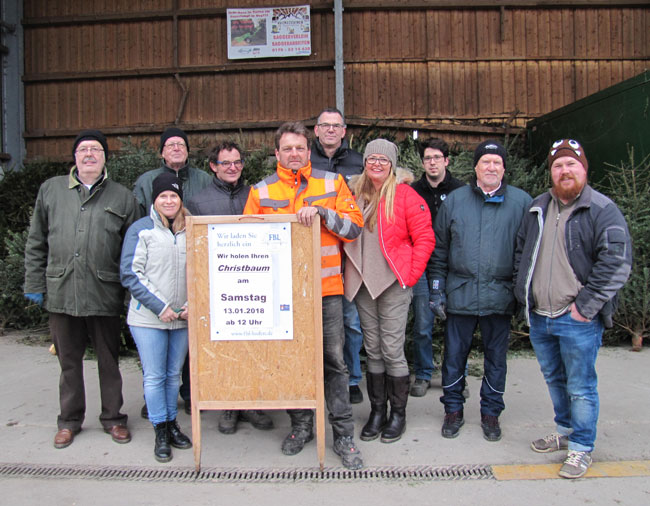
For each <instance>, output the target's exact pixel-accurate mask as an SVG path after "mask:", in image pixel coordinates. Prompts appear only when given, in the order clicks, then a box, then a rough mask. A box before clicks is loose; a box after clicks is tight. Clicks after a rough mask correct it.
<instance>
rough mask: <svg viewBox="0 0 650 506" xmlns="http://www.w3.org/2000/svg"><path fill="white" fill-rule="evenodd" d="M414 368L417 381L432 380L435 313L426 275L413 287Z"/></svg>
mask: <svg viewBox="0 0 650 506" xmlns="http://www.w3.org/2000/svg"><path fill="white" fill-rule="evenodd" d="M411 304H412V306H413V367H414V368H415V379H423V380H426V381H429V380H431V375H432V374H433V371H434V370H435V366H434V365H433V338H432V335H433V318H434V315H433V311H431V308H430V307H429V285H428V283H427V276H426V274H422V276H421V277H420V280H419V281H418V282H417V283H416V284H415V286H414V287H413V299H412V300H411Z"/></svg>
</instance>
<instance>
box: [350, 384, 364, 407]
mask: <svg viewBox="0 0 650 506" xmlns="http://www.w3.org/2000/svg"><path fill="white" fill-rule="evenodd" d="M362 402H363V392H362V391H361V389H360V388H359V385H350V404H361V403H362Z"/></svg>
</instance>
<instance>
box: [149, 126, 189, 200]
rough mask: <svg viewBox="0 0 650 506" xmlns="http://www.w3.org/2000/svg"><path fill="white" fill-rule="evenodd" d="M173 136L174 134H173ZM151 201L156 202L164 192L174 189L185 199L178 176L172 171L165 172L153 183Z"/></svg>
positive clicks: (173, 190)
mask: <svg viewBox="0 0 650 506" xmlns="http://www.w3.org/2000/svg"><path fill="white" fill-rule="evenodd" d="M172 137H173V136H172ZM151 190H152V191H151V202H155V201H156V199H157V198H158V195H160V194H161V193H162V192H166V191H172V192H174V193H176V194H177V195H178V196H179V197H180V198H181V200H183V187H182V186H181V180H180V179H178V176H177V175H175V174H172V173H171V172H163V173H162V174H160V176H158V177H157V178H156V179H154V180H153V183H152V184H151Z"/></svg>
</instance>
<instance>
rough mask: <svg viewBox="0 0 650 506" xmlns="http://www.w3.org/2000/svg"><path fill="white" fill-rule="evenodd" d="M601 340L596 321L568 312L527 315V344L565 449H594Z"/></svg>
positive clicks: (601, 325) (600, 330)
mask: <svg viewBox="0 0 650 506" xmlns="http://www.w3.org/2000/svg"><path fill="white" fill-rule="evenodd" d="M602 337H603V324H602V322H601V321H600V318H595V319H594V320H592V321H590V322H586V323H583V322H579V321H576V320H574V319H573V318H572V317H571V314H570V313H566V314H564V315H562V316H559V317H557V318H548V317H545V316H540V315H538V314H535V313H530V342H531V344H532V345H533V348H534V349H535V355H537V361H538V362H539V366H540V368H541V370H542V374H543V375H544V379H545V380H546V384H547V385H548V391H549V393H550V394H551V401H552V402H553V409H554V411H555V423H556V424H557V428H558V432H559V433H560V434H564V435H568V436H569V450H574V451H583V452H584V451H586V452H590V451H592V450H593V449H594V442H595V441H596V424H597V423H598V410H599V408H600V404H599V400H598V377H597V375H596V357H597V356H598V349H599V348H600V346H601V344H602Z"/></svg>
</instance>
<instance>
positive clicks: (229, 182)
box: [187, 141, 273, 434]
mask: <svg viewBox="0 0 650 506" xmlns="http://www.w3.org/2000/svg"><path fill="white" fill-rule="evenodd" d="M208 162H209V164H210V170H212V172H214V177H213V178H212V184H211V185H209V186H208V187H206V188H205V189H204V190H203V191H202V192H200V193H199V194H198V195H195V196H194V197H192V198H191V199H190V200H189V201H188V202H187V209H188V211H189V212H190V213H192V214H193V215H194V216H206V215H238V214H242V213H243V212H244V206H245V205H246V200H247V199H248V193H249V191H250V186H249V185H247V184H244V181H243V180H242V177H241V174H242V170H243V168H244V160H243V157H242V154H241V149H240V148H239V146H238V145H237V144H236V143H235V142H231V141H224V142H221V143H219V144H217V145H216V146H215V147H214V148H213V149H212V151H210V157H209V160H208ZM239 421H244V422H250V424H251V425H252V426H253V427H255V428H256V429H260V430H271V429H272V428H273V420H271V418H270V417H269V415H267V414H266V413H265V412H264V411H262V410H258V409H246V410H234V409H233V410H230V409H228V410H225V411H223V412H222V413H221V416H220V418H219V425H218V429H219V432H221V433H222V434H234V433H235V432H237V423H238V422H239Z"/></svg>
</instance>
